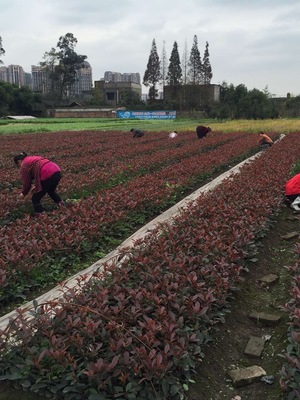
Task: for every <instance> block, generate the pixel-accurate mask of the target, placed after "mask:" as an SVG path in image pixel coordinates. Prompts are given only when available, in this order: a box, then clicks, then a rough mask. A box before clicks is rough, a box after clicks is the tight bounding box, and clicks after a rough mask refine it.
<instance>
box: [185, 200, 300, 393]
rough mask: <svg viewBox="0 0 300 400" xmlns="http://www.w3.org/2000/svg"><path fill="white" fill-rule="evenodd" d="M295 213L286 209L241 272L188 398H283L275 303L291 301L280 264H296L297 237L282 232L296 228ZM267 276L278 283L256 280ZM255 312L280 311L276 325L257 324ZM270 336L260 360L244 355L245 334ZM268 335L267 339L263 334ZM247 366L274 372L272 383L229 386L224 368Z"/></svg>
mask: <svg viewBox="0 0 300 400" xmlns="http://www.w3.org/2000/svg"><path fill="white" fill-rule="evenodd" d="M299 218H300V216H299V214H295V213H294V212H293V211H292V210H291V209H289V208H287V207H285V208H284V209H283V210H282V213H281V215H280V216H279V217H278V218H277V219H276V223H275V224H274V226H272V227H271V228H270V230H269V232H268V234H267V236H266V237H265V238H263V239H262V240H260V241H259V248H258V253H257V255H256V256H255V258H256V259H257V261H256V262H254V263H251V262H249V266H248V268H249V272H248V273H245V274H244V277H243V278H244V282H243V284H242V285H241V288H240V291H238V292H236V294H235V298H234V299H233V300H232V302H231V313H230V314H229V315H227V316H226V322H225V324H223V325H222V326H220V327H219V332H218V333H217V335H216V336H214V337H215V339H216V340H215V342H214V343H212V344H211V345H210V346H209V347H208V348H207V349H206V351H205V358H204V360H203V362H202V363H201V365H200V366H199V369H198V371H199V373H198V375H197V376H196V378H195V381H196V383H195V384H193V385H192V386H191V387H190V390H189V392H188V400H225V399H226V400H232V399H234V400H272V399H274V400H275V399H276V400H280V399H286V396H284V395H283V394H282V393H281V390H280V386H279V377H280V375H279V371H280V369H281V366H282V363H283V360H284V359H283V358H281V357H280V356H279V354H283V353H284V352H285V349H286V346H287V323H288V316H287V314H285V313H284V312H282V311H281V310H280V307H281V306H282V305H284V304H285V303H286V301H288V300H289V299H290V297H291V296H290V295H289V290H290V285H291V276H290V274H289V272H288V271H287V269H286V268H284V266H288V265H292V264H294V262H295V258H296V254H295V243H296V242H297V239H292V240H284V239H283V238H282V236H284V235H286V234H288V233H290V232H294V231H297V232H299ZM268 274H276V275H278V277H279V282H278V283H276V284H274V285H272V286H270V287H264V286H263V285H262V284H261V283H260V282H259V279H260V278H262V277H263V276H265V275H268ZM254 311H265V312H267V313H272V314H274V313H276V314H278V313H279V314H281V315H282V318H281V321H280V323H279V324H278V325H277V326H276V327H263V326H258V325H256V324H255V322H253V321H252V320H250V318H249V314H251V313H252V312H254ZM265 335H268V336H270V339H269V340H268V341H267V342H266V343H265V345H264V350H263V353H262V357H261V358H253V357H252V358H251V357H249V356H247V355H245V354H244V350H245V347H246V345H247V342H248V340H249V337H250V336H255V337H260V338H263V337H265ZM268 336H267V337H268ZM251 365H259V366H261V367H262V368H263V369H264V370H265V371H266V373H267V375H273V376H274V378H275V383H273V384H267V383H264V382H257V383H253V384H251V385H248V386H244V387H239V388H234V387H233V385H232V382H231V380H230V379H229V377H228V374H227V373H228V371H230V370H233V369H237V368H245V367H248V366H251Z"/></svg>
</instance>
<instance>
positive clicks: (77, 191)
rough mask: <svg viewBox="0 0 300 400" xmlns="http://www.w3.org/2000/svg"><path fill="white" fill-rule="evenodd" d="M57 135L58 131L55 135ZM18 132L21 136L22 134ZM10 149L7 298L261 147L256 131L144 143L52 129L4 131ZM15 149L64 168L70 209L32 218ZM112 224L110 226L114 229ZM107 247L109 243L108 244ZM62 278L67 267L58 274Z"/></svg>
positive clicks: (6, 167) (162, 137)
mask: <svg viewBox="0 0 300 400" xmlns="http://www.w3.org/2000/svg"><path fill="white" fill-rule="evenodd" d="M52 135H53V136H52ZM17 139H18V140H17ZM0 140H3V148H4V150H5V153H4V156H3V160H4V161H3V165H2V171H1V172H3V176H4V177H5V178H4V180H3V182H1V185H2V188H1V189H2V190H1V191H0V200H1V204H2V208H1V210H2V224H1V225H2V226H1V227H0V254H1V256H0V268H1V281H2V286H1V287H0V295H1V298H2V300H3V301H9V299H10V298H11V297H13V296H19V295H23V294H24V291H22V288H24V289H27V290H28V289H30V288H32V287H34V285H36V284H41V277H39V279H37V274H38V275H39V272H38V271H39V270H40V269H41V268H43V270H44V274H43V278H46V277H47V272H48V274H49V275H50V278H51V280H52V279H53V278H55V274H54V273H52V271H53V267H52V266H53V264H56V265H60V259H61V258H63V259H64V260H65V259H66V257H67V255H68V253H71V255H72V257H73V258H70V261H69V262H64V264H63V268H61V269H63V270H65V269H66V268H68V264H69V265H71V266H72V264H73V262H74V257H75V256H78V257H80V256H82V255H84V254H85V253H88V252H90V251H91V249H93V248H95V246H98V249H99V246H100V249H101V241H102V240H103V239H104V238H107V236H108V230H109V229H110V230H113V227H114V226H115V227H116V229H117V230H119V225H120V223H124V221H126V220H132V219H134V215H144V218H146V219H149V218H150V217H153V216H155V215H157V214H158V213H160V212H161V211H162V210H163V209H165V208H167V207H168V206H169V205H170V204H174V203H175V202H176V201H178V199H180V198H182V196H183V195H184V193H186V191H187V190H190V189H191V188H192V187H193V186H194V185H199V182H202V181H203V179H207V177H209V176H211V175H212V174H213V173H214V172H217V171H219V170H222V168H226V167H227V166H228V164H229V163H234V162H237V161H239V160H241V159H243V158H245V157H247V156H248V155H249V154H252V153H253V152H255V151H257V150H258V149H257V145H256V137H255V135H253V134H249V133H248V134H245V133H244V134H242V133H233V134H221V133H219V134H218V133H216V134H215V135H212V136H211V137H210V138H208V139H207V141H205V143H202V142H201V141H198V142H197V141H195V138H194V136H193V135H192V133H191V132H186V133H182V134H181V135H180V139H179V140H178V141H177V142H173V141H170V140H169V139H168V138H167V133H155V134H153V135H149V137H148V139H147V140H146V139H145V140H143V141H141V142H139V143H137V142H132V140H131V141H130V139H129V138H128V136H126V134H124V133H120V132H109V133H103V135H102V134H100V133H99V132H80V133H78V132H67V133H63V132H61V133H60V134H51V135H44V134H43V135H26V136H25V137H24V136H23V135H21V136H20V137H19V136H18V137H16V136H12V137H5V136H4V137H3V138H2V137H1V138H0ZM15 148H25V149H28V148H29V149H30V150H31V151H30V153H31V154H32V153H36V154H43V155H44V156H45V157H49V158H51V159H54V160H55V161H57V162H58V163H59V165H60V166H61V167H62V171H63V179H62V182H61V184H60V186H59V191H60V192H61V193H62V195H64V196H65V197H67V198H70V197H71V198H75V199H76V200H77V202H76V203H75V204H74V206H73V207H72V209H70V210H68V211H66V212H64V213H62V212H61V210H52V212H51V213H48V214H47V215H43V218H40V219H38V220H36V219H33V218H31V215H30V210H31V209H30V204H28V205H27V209H25V210H24V209H23V208H22V207H24V205H23V202H22V203H21V201H17V200H16V199H17V198H18V193H19V190H20V189H19V187H18V185H19V181H18V179H19V178H18V173H19V171H18V170H17V169H15V168H13V163H12V154H14V153H13V150H14V149H15ZM108 227H110V228H109V229H108ZM101 250H102V249H101ZM57 275H58V277H60V276H61V275H60V273H57Z"/></svg>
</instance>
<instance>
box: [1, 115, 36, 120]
mask: <svg viewBox="0 0 300 400" xmlns="http://www.w3.org/2000/svg"><path fill="white" fill-rule="evenodd" d="M2 118H3V119H34V118H36V117H33V116H32V115H7V116H6V117H2Z"/></svg>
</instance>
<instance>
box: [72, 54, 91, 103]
mask: <svg viewBox="0 0 300 400" xmlns="http://www.w3.org/2000/svg"><path fill="white" fill-rule="evenodd" d="M92 86H93V77H92V67H91V65H90V63H88V62H87V61H84V63H83V67H82V68H80V69H78V70H77V71H76V77H75V83H74V88H72V89H71V92H72V91H73V90H74V94H75V95H81V94H84V93H89V92H90V91H91V90H92Z"/></svg>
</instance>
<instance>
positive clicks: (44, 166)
mask: <svg viewBox="0 0 300 400" xmlns="http://www.w3.org/2000/svg"><path fill="white" fill-rule="evenodd" d="M14 162H15V164H16V165H17V167H18V168H20V173H21V181H22V192H21V194H20V197H22V198H24V197H25V196H26V195H27V194H28V193H29V192H30V191H31V193H32V198H31V200H32V204H33V208H34V211H35V213H36V214H39V213H42V212H44V211H45V209H44V207H43V206H42V205H41V199H42V198H43V197H44V196H45V195H46V194H47V193H48V195H49V196H50V197H51V199H52V200H53V201H54V202H55V203H56V204H57V205H58V206H64V205H65V203H64V202H63V201H62V199H61V198H60V196H59V195H58V194H57V193H56V187H57V185H58V184H59V181H60V180H61V169H60V168H59V166H58V165H57V164H55V163H54V162H52V161H50V160H48V159H47V158H43V157H40V156H29V155H28V154H27V153H26V152H25V151H21V152H20V153H18V154H16V155H15V156H14ZM33 181H34V185H33V186H32V183H33Z"/></svg>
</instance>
